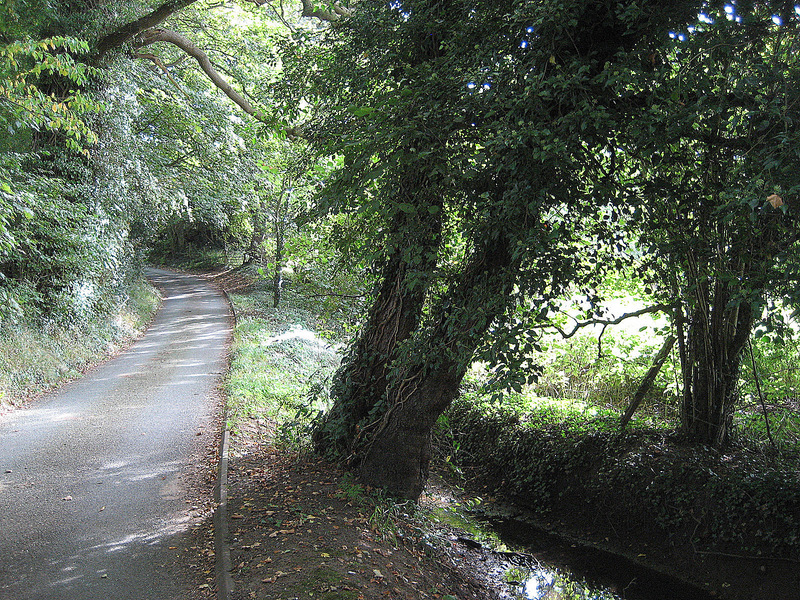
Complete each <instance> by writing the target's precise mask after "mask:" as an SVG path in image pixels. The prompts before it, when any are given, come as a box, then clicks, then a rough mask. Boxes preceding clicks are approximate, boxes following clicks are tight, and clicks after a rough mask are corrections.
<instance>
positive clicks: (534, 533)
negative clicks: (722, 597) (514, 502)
mask: <svg viewBox="0 0 800 600" xmlns="http://www.w3.org/2000/svg"><path fill="white" fill-rule="evenodd" d="M481 524H482V527H483V528H485V529H486V530H487V533H489V534H490V535H491V534H492V533H493V534H494V535H496V536H497V538H499V539H500V540H501V541H502V542H503V543H504V544H506V545H507V546H508V547H510V548H514V549H518V550H519V552H520V555H518V556H514V555H513V554H512V555H510V557H509V558H510V561H509V562H510V563H512V565H510V567H509V569H508V570H507V571H506V573H505V575H504V579H505V580H506V581H507V582H509V583H512V584H513V583H514V582H516V585H512V589H513V590H514V592H515V593H516V594H517V597H518V598H524V599H526V600H713V598H714V596H712V595H711V594H709V593H708V592H706V591H705V590H702V589H699V588H696V587H694V586H691V585H688V584H686V583H684V582H682V581H680V580H677V579H674V578H672V577H668V576H666V575H663V574H661V573H658V572H656V571H653V570H651V569H647V568H645V567H642V566H640V565H638V564H636V563H634V562H632V561H630V560H628V559H626V558H624V557H622V556H619V555H616V554H611V553H609V552H604V551H602V550H598V549H595V548H591V547H587V546H580V545H573V544H571V543H569V542H565V541H564V540H563V539H562V538H560V537H557V536H555V535H552V534H550V533H547V532H545V531H542V530H541V529H538V528H536V527H534V526H532V525H530V524H527V523H525V522H522V521H518V520H516V519H510V518H492V517H483V518H481ZM492 537H494V536H492Z"/></svg>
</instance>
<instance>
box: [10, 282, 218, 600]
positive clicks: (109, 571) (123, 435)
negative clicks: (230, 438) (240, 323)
mask: <svg viewBox="0 0 800 600" xmlns="http://www.w3.org/2000/svg"><path fill="white" fill-rule="evenodd" d="M148 277H150V279H151V280H152V281H153V282H154V283H156V284H157V285H158V286H159V287H160V288H161V290H162V295H163V299H164V300H163V306H162V308H161V310H160V311H159V312H158V314H157V315H156V318H155V321H154V322H153V324H152V326H151V327H150V329H149V330H148V331H147V333H146V334H145V336H144V337H143V338H142V339H140V340H139V341H138V342H137V343H136V344H134V345H133V346H132V347H131V348H130V350H128V351H127V352H125V353H124V354H122V355H120V356H119V357H117V358H115V359H114V360H111V361H109V362H107V363H105V364H103V365H102V366H100V367H98V368H96V369H93V370H92V371H91V372H90V373H89V374H88V375H87V376H86V377H84V378H82V379H80V380H78V381H74V382H72V383H70V384H68V385H66V386H64V387H63V388H62V389H60V390H59V391H58V392H56V393H54V394H52V395H50V396H48V397H46V398H44V399H42V400H40V401H38V402H36V403H35V404H34V405H33V407H32V408H30V409H28V410H22V411H17V412H16V413H12V414H11V415H10V416H8V417H5V418H4V419H2V420H0V599H2V600H12V599H13V600H29V599H30V600H33V599H36V600H89V599H91V600H106V599H107V600H127V599H130V600H151V599H152V600H172V599H175V600H178V599H179V598H182V597H183V596H184V594H182V588H183V587H184V585H185V582H182V581H181V580H180V579H181V578H180V576H178V575H177V574H176V573H174V572H173V570H172V569H170V568H169V563H170V562H171V561H172V554H174V552H173V553H172V554H171V553H170V548H169V547H170V545H173V546H174V545H175V544H176V539H177V538H178V536H180V535H181V532H182V531H183V530H184V529H185V525H186V523H187V522H188V521H189V519H190V506H189V505H188V504H187V503H186V500H185V498H186V491H187V490H186V484H187V482H186V479H187V477H186V474H187V473H189V471H190V469H191V468H192V466H193V465H194V463H196V462H197V457H196V456H193V453H195V452H196V451H197V450H198V448H199V446H200V445H201V444H202V442H203V440H209V439H211V438H213V437H214V436H215V433H216V432H215V431H214V427H213V418H214V414H213V412H214V407H215V401H214V397H215V389H216V387H217V385H218V383H219V380H220V376H221V374H222V373H223V371H224V370H225V369H226V368H227V357H226V350H227V343H228V339H229V335H230V322H229V312H228V311H229V308H228V304H227V302H226V301H225V299H224V298H223V297H222V296H221V295H220V293H219V292H217V291H216V290H215V289H214V288H212V287H211V286H210V285H208V284H207V283H206V282H205V281H204V280H203V279H201V278H199V277H194V276H189V275H182V274H177V273H173V272H170V271H163V270H157V269H151V270H149V271H148Z"/></svg>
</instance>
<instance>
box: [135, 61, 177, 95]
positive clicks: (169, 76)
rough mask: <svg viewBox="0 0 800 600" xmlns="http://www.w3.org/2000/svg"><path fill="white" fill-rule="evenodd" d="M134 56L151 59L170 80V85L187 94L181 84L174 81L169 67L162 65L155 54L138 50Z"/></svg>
mask: <svg viewBox="0 0 800 600" xmlns="http://www.w3.org/2000/svg"><path fill="white" fill-rule="evenodd" d="M134 56H135V57H136V58H142V59H145V60H152V61H153V62H154V63H155V64H156V66H157V67H158V68H159V69H161V71H162V72H163V73H164V75H166V76H167V79H169V80H170V81H171V82H172V85H174V86H175V87H176V88H178V91H180V92H181V93H182V94H183V95H184V96H186V95H187V94H186V92H184V91H183V90H182V89H181V86H180V85H178V82H177V81H175V78H174V77H173V76H172V75H171V74H170V72H169V69H167V67H166V65H164V63H163V62H161V59H160V58H158V56H156V55H155V54H152V53H150V52H139V53H137V54H135V55H134Z"/></svg>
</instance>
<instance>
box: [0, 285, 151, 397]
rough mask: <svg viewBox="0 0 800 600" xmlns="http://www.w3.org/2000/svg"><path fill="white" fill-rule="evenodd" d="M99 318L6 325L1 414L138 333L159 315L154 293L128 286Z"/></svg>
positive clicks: (1, 344) (1, 345) (1, 347)
mask: <svg viewBox="0 0 800 600" xmlns="http://www.w3.org/2000/svg"><path fill="white" fill-rule="evenodd" d="M124 292H125V293H120V294H119V295H117V297H116V299H115V301H114V302H110V303H108V304H107V305H106V307H105V310H104V311H103V312H99V313H94V314H89V315H86V318H85V319H84V320H83V322H72V323H64V322H57V321H53V320H47V319H45V318H40V319H35V320H31V321H20V322H16V323H5V324H4V325H3V326H2V336H0V408H2V407H3V406H4V405H5V407H14V406H19V405H20V404H21V403H22V402H24V400H25V399H26V398H27V397H30V396H31V395H34V394H37V393H40V392H43V391H46V390H47V389H50V388H52V387H54V386H56V385H58V384H59V383H61V382H63V381H65V380H67V379H71V378H73V377H76V376H78V375H80V374H81V372H82V371H83V370H85V369H86V367H87V366H88V365H90V364H92V363H93V362H96V361H97V360H99V359H101V358H103V357H104V356H107V355H109V354H110V353H112V352H114V351H115V350H116V349H117V348H119V346H120V345H121V344H123V343H125V342H126V341H128V340H130V339H131V338H132V337H134V336H136V335H137V334H138V333H139V332H141V331H142V330H143V329H144V328H145V326H146V325H147V323H149V321H150V319H151V318H152V316H153V314H155V311H156V310H157V308H158V306H159V303H160V300H159V297H158V293H157V292H156V290H155V289H154V288H153V287H152V286H151V285H150V284H148V283H147V282H146V281H145V280H143V279H138V280H136V281H134V282H133V283H132V284H130V285H129V286H128V287H127V288H126V289H125V290H124Z"/></svg>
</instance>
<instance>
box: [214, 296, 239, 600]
mask: <svg viewBox="0 0 800 600" xmlns="http://www.w3.org/2000/svg"><path fill="white" fill-rule="evenodd" d="M219 289H220V290H221V291H222V295H223V296H225V299H226V300H227V301H228V306H229V307H230V311H231V316H232V318H233V325H234V328H235V327H236V309H235V308H234V306H233V302H231V298H230V296H229V295H228V292H227V290H225V288H223V287H222V286H219ZM223 398H225V395H224V394H223ZM223 402H224V405H223V409H222V436H221V439H220V445H219V465H218V467H217V484H216V485H215V486H214V503H215V504H216V508H215V509H214V515H213V525H214V557H215V571H216V580H217V600H229V598H230V597H231V593H232V592H233V577H232V576H231V571H233V563H232V561H231V548H230V545H229V544H228V450H229V444H230V432H229V431H228V406H227V399H225V400H224V401H223Z"/></svg>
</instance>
